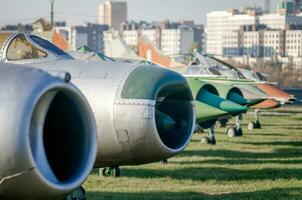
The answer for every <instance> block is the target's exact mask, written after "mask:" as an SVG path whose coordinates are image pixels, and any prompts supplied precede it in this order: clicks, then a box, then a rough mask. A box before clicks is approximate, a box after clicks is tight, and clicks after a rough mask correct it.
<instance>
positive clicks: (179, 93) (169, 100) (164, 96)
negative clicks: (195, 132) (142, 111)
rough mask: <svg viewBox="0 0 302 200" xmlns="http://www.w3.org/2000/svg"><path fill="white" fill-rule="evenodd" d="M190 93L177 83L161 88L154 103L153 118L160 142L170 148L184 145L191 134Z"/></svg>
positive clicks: (191, 107) (191, 111) (191, 110)
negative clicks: (154, 111) (180, 87)
mask: <svg viewBox="0 0 302 200" xmlns="http://www.w3.org/2000/svg"><path fill="white" fill-rule="evenodd" d="M193 112H194V111H193V106H192V95H191V93H190V89H189V88H186V87H184V88H182V89H179V85H174V86H168V87H165V88H163V89H162V90H161V91H160V92H159V94H158V96H157V103H156V113H155V120H156V126H157V131H158V134H159V136H160V138H161V140H162V142H163V143H164V144H165V145H166V146H167V147H169V148H171V149H179V148H182V147H183V146H184V145H186V143H187V141H188V140H189V138H190V136H191V131H192V123H193V121H194V119H193V115H194V114H193Z"/></svg>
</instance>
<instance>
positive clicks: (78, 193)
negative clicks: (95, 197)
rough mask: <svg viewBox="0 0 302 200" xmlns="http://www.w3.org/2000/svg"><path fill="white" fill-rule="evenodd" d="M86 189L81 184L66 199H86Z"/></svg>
mask: <svg viewBox="0 0 302 200" xmlns="http://www.w3.org/2000/svg"><path fill="white" fill-rule="evenodd" d="M86 199H87V198H86V192H85V189H84V188H83V187H82V186H81V187H79V188H77V189H76V190H74V191H73V192H72V193H71V194H69V195H68V196H67V197H66V199H65V200H86Z"/></svg>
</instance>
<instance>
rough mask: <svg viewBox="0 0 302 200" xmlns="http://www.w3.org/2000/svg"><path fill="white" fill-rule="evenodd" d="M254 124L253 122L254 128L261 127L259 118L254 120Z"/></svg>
mask: <svg viewBox="0 0 302 200" xmlns="http://www.w3.org/2000/svg"><path fill="white" fill-rule="evenodd" d="M254 124H255V126H254V128H256V129H261V124H260V122H259V120H256V121H255V122H254Z"/></svg>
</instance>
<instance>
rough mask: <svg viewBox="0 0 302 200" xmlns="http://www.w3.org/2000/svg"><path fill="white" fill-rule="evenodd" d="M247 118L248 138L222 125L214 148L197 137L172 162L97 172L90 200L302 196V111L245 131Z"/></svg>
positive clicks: (91, 181)
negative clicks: (111, 174) (112, 173)
mask: <svg viewBox="0 0 302 200" xmlns="http://www.w3.org/2000/svg"><path fill="white" fill-rule="evenodd" d="M300 110H301V109H300ZM244 118H245V120H244V123H243V128H244V136H243V137H241V138H228V137H227V135H226V133H225V132H226V129H218V130H217V145H216V146H211V145H204V144H201V143H200V138H201V137H202V136H203V135H195V136H194V137H193V140H192V142H191V143H190V145H189V146H188V148H187V149H186V150H185V151H184V152H183V153H181V154H179V155H177V156H175V157H173V158H171V159H170V160H169V163H168V164H167V165H163V164H161V163H153V164H149V165H143V166H135V167H122V168H121V171H122V177H121V178H116V179H114V178H100V177H98V176H97V174H96V173H93V174H92V175H91V176H90V177H89V178H88V181H87V182H86V183H85V185H84V187H85V189H86V190H87V193H88V200H93V199H138V200H141V199H143V200H144V199H148V200H149V199H150V200H151V199H171V200H172V199H173V200H174V199H211V200H215V199H223V200H234V199H240V200H241V199H251V200H254V199H256V200H257V199H263V200H266V199H271V200H276V199H286V200H288V199H289V200H291V199H302V115H300V114H293V115H288V116H262V117H261V118H260V119H261V122H262V125H263V129H261V130H254V131H248V130H247V129H246V126H247V122H248V121H250V120H251V119H252V116H251V115H247V116H244ZM204 135H205V134H204Z"/></svg>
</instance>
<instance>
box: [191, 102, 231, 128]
mask: <svg viewBox="0 0 302 200" xmlns="http://www.w3.org/2000/svg"><path fill="white" fill-rule="evenodd" d="M195 109H196V123H203V122H206V121H208V120H212V119H217V118H218V117H221V116H224V115H227V114H228V113H227V112H225V111H223V110H220V109H217V108H215V107H213V106H210V105H208V104H205V103H203V102H200V101H195Z"/></svg>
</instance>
